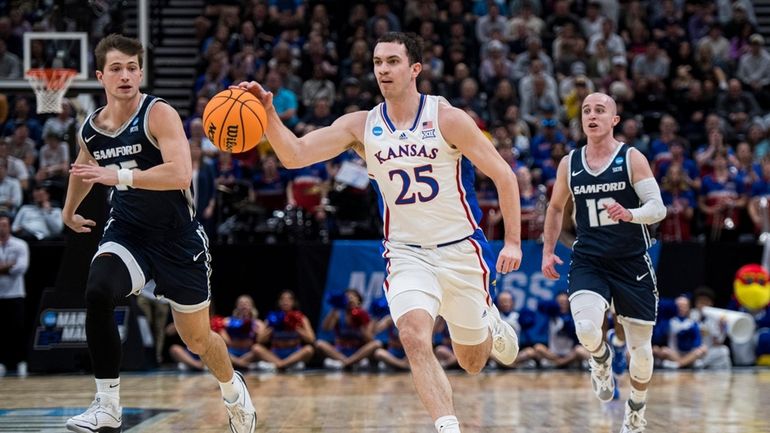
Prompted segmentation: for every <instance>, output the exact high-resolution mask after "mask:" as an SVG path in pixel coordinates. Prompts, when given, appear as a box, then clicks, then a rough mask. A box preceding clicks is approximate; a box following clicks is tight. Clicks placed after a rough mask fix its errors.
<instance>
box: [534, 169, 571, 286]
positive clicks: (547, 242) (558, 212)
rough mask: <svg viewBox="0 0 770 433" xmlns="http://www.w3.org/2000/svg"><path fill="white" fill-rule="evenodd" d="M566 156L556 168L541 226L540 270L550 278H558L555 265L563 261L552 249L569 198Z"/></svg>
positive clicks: (559, 230) (554, 246)
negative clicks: (541, 249) (554, 180)
mask: <svg viewBox="0 0 770 433" xmlns="http://www.w3.org/2000/svg"><path fill="white" fill-rule="evenodd" d="M568 158H569V156H565V157H564V158H562V159H561V162H559V168H558V169H557V170H556V182H555V183H554V185H553V191H552V192H551V201H550V202H549V203H548V209H547V210H546V212H545V227H543V262H542V264H541V268H540V270H541V271H542V272H543V275H544V276H545V277H546V278H549V279H552V280H556V279H558V278H559V273H558V272H557V271H556V265H561V264H562V263H563V262H562V260H561V259H560V258H559V256H557V255H556V254H554V249H555V248H556V241H557V240H558V239H559V233H561V224H562V218H563V214H564V205H565V204H566V203H567V198H569V185H568V184H567V170H568V167H567V165H568Z"/></svg>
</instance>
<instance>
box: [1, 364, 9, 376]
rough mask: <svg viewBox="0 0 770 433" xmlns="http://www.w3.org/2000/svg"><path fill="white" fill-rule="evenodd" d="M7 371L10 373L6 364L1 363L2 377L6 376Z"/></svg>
mask: <svg viewBox="0 0 770 433" xmlns="http://www.w3.org/2000/svg"><path fill="white" fill-rule="evenodd" d="M6 373H8V370H7V369H6V368H5V365H3V364H0V377H4V376H5V374H6Z"/></svg>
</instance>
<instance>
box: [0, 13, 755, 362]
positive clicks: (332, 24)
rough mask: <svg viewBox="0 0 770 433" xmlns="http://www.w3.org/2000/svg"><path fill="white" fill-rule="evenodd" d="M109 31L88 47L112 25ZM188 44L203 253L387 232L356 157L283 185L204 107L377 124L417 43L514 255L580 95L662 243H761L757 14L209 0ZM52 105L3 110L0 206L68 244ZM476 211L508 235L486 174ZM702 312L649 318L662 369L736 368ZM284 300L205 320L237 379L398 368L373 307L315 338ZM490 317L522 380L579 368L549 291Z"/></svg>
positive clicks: (23, 225)
mask: <svg viewBox="0 0 770 433" xmlns="http://www.w3.org/2000/svg"><path fill="white" fill-rule="evenodd" d="M621 6H622V7H621ZM3 7H7V5H5V4H3ZM332 8H333V9H334V10H333V11H332V10H330V9H332ZM7 12H8V13H7V15H3V16H0V79H3V78H17V77H18V74H19V73H20V71H19V69H20V66H19V65H18V62H19V58H21V57H22V52H21V49H22V46H21V35H22V34H23V32H25V31H28V30H29V29H52V28H58V27H57V24H56V23H57V22H58V21H55V20H53V21H52V20H46V19H44V18H41V16H40V14H36V13H27V12H26V11H25V10H22V9H18V8H17V9H13V8H11V9H9V10H8V11H7ZM102 24H103V25H102V27H100V28H99V29H98V31H94V32H93V33H92V35H101V34H104V32H105V31H106V30H105V29H109V26H108V25H104V23H102ZM93 25H94V26H96V24H93ZM194 27H195V38H196V40H197V43H198V45H197V46H198V50H199V51H198V58H197V60H198V63H197V72H196V74H197V75H196V77H195V84H194V86H193V88H192V89H190V92H191V100H192V101H193V103H192V106H191V107H190V112H191V114H190V116H188V117H187V118H185V119H183V120H184V125H185V129H186V132H187V134H188V137H189V141H190V146H191V155H192V158H193V166H194V170H195V173H196V174H195V176H194V179H195V185H194V190H195V191H196V193H195V194H196V203H197V209H198V217H199V218H200V219H201V221H202V222H203V224H204V226H205V227H206V229H207V231H208V232H209V233H210V234H211V237H212V239H218V240H219V241H223V242H235V241H250V240H263V241H267V242H270V241H275V240H276V239H280V238H281V237H283V239H287V240H289V241H291V240H294V239H307V238H320V239H323V240H326V239H329V238H335V237H365V238H377V237H379V236H380V233H379V230H381V229H380V222H379V221H378V218H377V215H378V210H377V205H376V199H377V198H376V196H375V192H374V191H373V190H372V188H371V187H370V186H369V185H368V182H367V179H366V171H365V169H364V168H363V161H362V160H361V159H360V158H359V157H358V156H357V155H356V154H355V153H354V152H353V151H349V152H346V153H344V154H342V155H340V156H338V157H336V158H335V159H333V160H331V161H328V162H326V163H319V164H315V165H313V166H310V167H306V168H303V169H299V170H287V169H285V168H284V167H282V166H281V163H280V161H279V160H278V159H277V157H276V156H275V154H274V153H273V152H272V150H271V148H270V143H268V142H267V141H263V142H262V143H260V145H259V146H258V147H257V148H256V149H255V150H254V151H251V152H247V153H244V154H229V153H222V152H219V151H218V150H217V148H216V147H215V146H214V145H213V144H212V143H211V141H210V140H209V139H208V138H207V137H206V134H205V131H204V129H203V122H202V121H201V115H202V113H203V110H204V108H205V106H206V103H207V102H208V101H209V99H210V98H211V97H212V96H214V95H215V94H216V93H217V92H219V91H221V90H223V89H226V88H227V87H228V86H229V85H231V84H234V83H235V84H237V83H239V82H241V81H244V80H256V81H258V82H260V83H262V84H263V85H264V86H265V87H266V88H267V89H268V90H270V91H272V92H273V93H274V95H275V96H274V105H275V107H276V110H277V111H278V113H279V116H280V118H281V120H282V121H283V122H284V124H285V125H286V126H287V127H289V128H291V129H293V130H294V131H295V132H296V133H297V134H298V135H303V134H307V133H308V132H310V131H312V130H314V129H316V128H319V127H322V126H326V125H329V124H331V123H332V122H333V121H334V119H335V118H336V117H337V116H340V115H342V114H344V113H348V112H351V111H355V110H368V109H371V108H373V107H374V106H375V105H376V104H378V103H379V102H381V101H382V98H381V96H380V94H379V91H378V88H377V82H376V79H375V77H374V75H373V72H372V58H371V57H372V50H373V48H374V45H375V44H376V41H377V39H378V38H379V37H380V36H382V35H383V34H385V33H386V32H388V31H397V30H400V31H410V32H414V33H417V34H418V35H420V37H421V38H422V40H423V42H424V50H423V53H422V55H423V72H422V73H421V74H420V76H419V77H418V79H417V86H418V89H419V90H420V92H423V93H431V94H439V95H442V96H444V97H445V98H446V99H447V100H448V101H449V102H450V103H451V104H452V105H454V106H455V107H459V108H462V109H463V110H465V111H466V112H467V113H468V114H469V115H470V116H471V117H472V118H473V119H474V120H475V122H476V123H477V125H478V126H479V127H480V128H481V129H482V130H483V131H485V133H486V134H487V136H488V137H489V139H490V140H491V141H492V142H493V143H494V145H495V147H496V148H497V149H498V151H499V153H500V155H501V156H502V157H503V158H504V159H505V160H506V161H507V162H508V163H509V165H510V167H511V170H514V171H515V172H516V173H517V175H518V181H519V189H520V191H521V208H522V226H523V230H522V234H523V237H524V238H525V239H538V238H539V237H540V236H541V234H542V226H543V221H544V215H543V213H544V211H545V207H546V205H547V201H548V195H549V193H550V189H551V186H552V185H553V182H554V180H555V175H556V166H557V165H558V162H559V161H560V159H561V158H562V157H564V156H565V155H566V154H567V153H569V152H570V151H571V150H573V149H580V148H581V146H582V145H584V144H585V137H584V135H583V133H582V131H581V123H580V115H581V113H580V111H581V110H580V107H581V102H582V100H583V99H584V98H585V97H586V96H587V95H588V94H589V93H591V92H594V91H601V92H606V93H608V94H610V95H611V96H612V97H613V98H614V99H615V100H616V101H617V105H618V115H619V116H620V118H621V121H620V123H619V124H618V126H617V128H616V131H615V133H616V137H617V138H618V139H619V140H621V141H624V142H626V143H629V144H630V145H632V146H633V147H635V148H636V149H638V150H639V151H640V152H642V153H643V154H644V155H645V156H646V157H647V158H648V160H649V161H650V165H651V167H652V168H653V173H654V174H655V176H656V178H657V180H658V182H659V183H660V185H661V190H662V193H663V200H664V203H665V204H666V206H667V207H668V215H667V217H666V219H665V220H664V221H663V222H662V223H660V225H659V227H658V237H659V238H660V239H661V240H662V241H664V242H676V241H689V240H700V241H717V240H727V241H733V240H738V241H751V242H753V241H755V240H756V238H757V235H758V234H759V233H760V232H761V231H766V230H770V218H768V216H767V200H766V198H767V196H768V195H770V116H766V115H765V113H766V112H767V110H768V109H769V108H770V53H768V51H767V49H766V47H765V42H766V41H765V39H764V37H763V36H762V35H760V34H759V33H758V32H757V23H756V17H755V14H754V11H753V6H752V2H751V1H748V0H716V1H700V0H660V1H638V0H623V1H621V0H595V1H592V0H589V1H577V0H576V1H570V0H551V1H543V2H541V1H534V0H511V1H498V0H475V1H470V0H467V1H462V0H419V1H418V0H392V1H384V0H378V1H373V2H363V1H353V0H343V1H339V2H337V1H335V2H326V1H305V0H292V1H290V0H251V1H246V0H244V1H241V2H237V1H213V0H212V1H208V2H207V6H206V8H205V9H204V10H202V11H201V15H200V16H199V17H197V18H196V19H195V25H194ZM62 108H63V111H62V113H61V114H59V115H55V116H46V117H42V116H38V115H37V114H36V113H35V109H34V104H33V103H32V100H31V99H29V98H28V97H25V96H23V95H22V94H8V95H0V135H2V136H1V137H0V211H4V212H7V213H9V214H11V215H14V216H15V218H16V219H15V221H14V222H13V226H12V227H13V231H14V233H16V234H17V235H19V236H21V237H24V238H26V239H29V240H32V241H35V240H40V239H50V238H56V237H57V236H59V235H60V233H61V231H62V226H61V218H60V212H61V210H60V208H59V206H61V203H62V197H63V195H64V193H65V187H66V178H67V168H68V163H69V162H70V161H72V159H73V158H74V157H75V155H76V153H77V142H76V139H75V136H76V131H77V129H78V127H79V122H81V121H82V115H83V113H77V112H76V110H74V109H73V106H72V105H71V104H70V103H69V102H65V104H64V106H63V107H62ZM362 179H363V182H362ZM476 195H477V198H478V201H479V204H480V205H481V207H482V209H483V211H484V216H483V221H482V227H483V228H484V230H485V232H486V233H487V235H488V237H490V238H491V239H501V238H502V236H503V232H502V230H503V228H502V224H501V217H500V213H499V209H498V207H497V193H496V191H495V189H494V186H493V184H492V182H491V181H490V180H489V179H488V178H486V177H485V176H484V175H483V174H482V173H477V177H476ZM509 298H510V299H509ZM694 298H695V299H694V300H693V301H694V308H693V305H691V304H692V303H693V301H691V300H690V299H689V298H686V297H685V298H679V299H677V300H676V302H675V307H672V308H671V309H670V310H669V312H668V315H665V314H662V316H661V320H659V325H660V326H661V327H662V328H661V329H660V330H658V332H657V333H656V352H655V353H656V357H657V359H658V360H659V361H658V362H659V365H660V366H663V367H671V368H679V367H687V366H695V367H701V366H703V367H708V366H726V365H729V364H730V363H731V362H734V361H735V353H734V352H733V351H732V348H730V349H727V346H726V345H725V333H724V329H723V328H724V326H723V324H720V323H718V322H717V323H713V322H708V321H707V320H706V318H704V316H702V315H699V311H700V309H699V308H700V307H699V305H702V304H704V303H708V300H709V299H711V302H712V303H713V295H711V296H710V298H709V292H708V291H707V290H704V291H701V292H699V293H696V294H695V296H694ZM293 301H294V299H293V294H291V293H290V292H286V293H284V294H283V295H282V296H281V300H280V302H279V306H278V307H277V309H276V310H275V311H272V312H270V313H269V314H268V315H267V316H265V319H264V321H262V320H261V319H260V318H259V315H258V314H257V312H256V310H255V309H254V308H253V305H254V303H253V301H251V300H250V299H248V298H247V297H242V298H241V299H239V302H238V305H237V306H236V309H235V311H234V312H233V314H232V316H231V317H229V318H221V319H212V327H213V328H214V329H216V330H217V331H218V332H219V333H220V334H221V335H223V337H225V339H226V340H227V341H228V342H229V344H230V347H231V355H232V356H233V360H234V362H235V364H236V365H238V366H239V367H241V368H259V369H262V370H288V369H291V368H299V367H301V366H302V364H304V363H306V362H310V361H311V360H312V359H316V360H318V359H320V357H325V359H326V361H323V365H325V366H326V367H328V368H335V369H340V368H352V367H354V366H356V365H361V363H362V362H364V360H371V362H372V363H373V364H374V365H377V366H380V365H382V366H383V367H389V368H396V369H405V368H407V367H408V363H404V354H403V348H401V347H400V344H399V343H398V335H397V331H396V330H395V327H394V326H393V321H392V320H391V319H389V316H388V314H387V311H386V310H385V311H383V310H382V308H381V307H382V306H380V310H378V311H372V310H371V308H370V310H369V311H367V310H365V309H363V307H362V306H361V304H362V300H361V296H360V295H359V294H357V293H355V292H354V291H352V292H351V291H349V292H347V293H346V294H345V295H344V297H343V298H340V299H336V300H335V301H334V302H335V305H334V308H333V309H332V310H331V311H332V312H331V313H330V314H329V315H328V316H327V317H325V318H324V320H323V323H322V326H321V327H320V329H314V327H313V326H312V325H311V324H310V323H309V322H308V321H307V318H306V317H305V316H304V315H303V314H301V313H299V312H298V310H297V309H296V305H295V304H294V302H293ZM498 302H499V303H500V310H501V311H502V312H503V313H504V315H505V316H507V317H510V320H511V321H512V322H515V323H516V325H515V326H517V327H518V329H519V330H520V331H521V334H522V347H523V350H522V352H521V356H520V358H519V360H517V366H521V367H533V366H540V367H551V366H553V367H561V366H579V365H581V363H582V361H583V360H585V358H586V353H585V352H584V351H583V350H581V349H580V348H579V346H578V345H577V340H576V338H575V337H574V329H572V328H571V326H572V325H571V316H570V314H569V306H568V303H566V301H565V299H564V296H563V295H562V296H557V297H556V298H555V301H553V303H542V305H537V306H536V308H535V309H533V310H531V311H530V310H527V309H524V308H521V306H515V305H513V304H514V302H513V297H512V296H511V294H506V293H502V294H500V296H499V297H498ZM662 313H663V311H662ZM766 316H767V317H770V314H767V315H766ZM762 317H765V316H762ZM758 320H764V319H758ZM536 324H544V325H543V326H546V328H547V329H548V332H547V333H546V334H547V335H548V339H547V340H543V341H529V342H527V341H526V335H527V331H528V329H531V326H534V325H536ZM322 331H332V332H333V333H334V338H333V339H332V340H331V341H325V340H322V341H325V342H321V343H318V342H317V339H316V336H315V332H319V333H320V332H322ZM166 333H167V334H168V335H173V329H166ZM170 346H171V348H170V353H171V356H172V357H173V359H175V360H176V361H177V362H179V363H181V365H184V366H186V368H193V369H200V368H202V364H201V363H200V360H196V359H195V357H194V356H193V355H192V354H191V353H189V352H187V351H186V350H185V349H184V347H183V345H178V344H176V345H174V344H171V345H170ZM726 350H727V351H726ZM436 354H437V356H438V357H439V359H440V360H441V363H442V365H444V366H452V365H453V364H454V365H456V359H454V360H453V355H452V352H451V344H448V339H447V335H446V331H445V330H442V328H441V323H440V322H439V324H438V325H437V332H436ZM731 359H732V361H731ZM367 362H370V361H367ZM738 363H741V362H738Z"/></svg>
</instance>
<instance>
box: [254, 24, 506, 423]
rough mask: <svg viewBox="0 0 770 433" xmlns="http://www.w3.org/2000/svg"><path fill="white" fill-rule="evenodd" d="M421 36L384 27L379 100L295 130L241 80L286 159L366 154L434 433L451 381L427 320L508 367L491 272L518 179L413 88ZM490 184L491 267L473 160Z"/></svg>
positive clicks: (394, 301) (474, 133)
mask: <svg viewBox="0 0 770 433" xmlns="http://www.w3.org/2000/svg"><path fill="white" fill-rule="evenodd" d="M421 54H422V47H421V43H420V42H419V41H418V40H417V39H416V38H414V37H412V36H410V35H406V34H403V33H388V34H386V35H384V36H383V37H381V38H380V39H379V41H378V42H377V45H376V46H375V48H374V56H373V60H374V73H375V75H376V77H377V82H378V84H379V87H380V91H381V92H382V95H383V96H384V97H385V102H384V103H382V104H380V105H378V106H377V107H375V108H374V109H372V110H371V111H369V112H366V111H359V112H355V113H349V114H346V115H344V116H342V117H340V118H339V119H337V120H336V121H335V122H334V123H333V124H332V125H331V126H329V127H326V128H320V129H317V130H315V131H313V132H311V133H309V134H307V135H305V136H304V137H302V138H297V137H296V136H295V135H294V134H293V133H292V132H291V131H290V130H289V129H288V128H286V127H284V126H283V124H282V123H281V119H279V118H278V115H277V114H276V111H275V109H274V108H273V105H272V98H273V95H272V94H271V93H270V92H267V91H265V90H264V88H263V87H262V86H260V85H259V84H257V83H255V82H251V83H245V82H244V83H241V84H240V87H242V88H245V89H247V90H249V91H251V92H252V93H253V94H254V95H256V96H257V98H259V99H260V100H261V101H262V104H263V105H264V106H265V109H266V110H267V113H268V117H269V119H268V127H267V131H266V134H267V138H268V139H269V140H270V143H271V145H272V146H273V148H274V149H275V151H276V153H277V155H278V157H279V158H280V159H281V161H282V162H283V164H284V165H285V166H286V167H288V168H297V167H303V166H307V165H309V164H312V163H315V162H317V161H325V160H328V159H330V158H333V157H334V156H336V155H338V154H340V153H342V152H344V151H345V150H346V149H349V148H353V149H355V150H356V152H358V154H359V155H361V156H362V157H364V158H365V159H366V163H367V168H368V171H369V177H370V178H371V180H372V183H373V184H374V187H375V188H376V189H377V190H378V192H379V193H380V207H381V211H382V217H383V223H384V230H383V232H384V236H385V241H384V242H383V247H384V248H383V250H384V251H383V257H384V258H385V260H386V266H387V277H386V279H385V284H384V290H385V292H386V296H387V299H388V304H389V306H390V311H391V315H392V316H393V320H394V321H395V323H396V326H397V327H398V330H399V335H400V337H401V341H402V342H403V345H404V349H405V351H406V354H407V357H408V359H409V363H410V366H411V368H412V377H413V380H414V384H415V388H416V389H417V393H418V395H419V396H420V399H421V400H422V402H423V404H424V405H425V407H426V409H427V410H428V412H429V414H430V416H431V417H432V418H433V420H434V421H435V425H436V430H437V431H439V432H440V433H458V432H459V431H460V426H459V423H458V421H457V418H456V417H455V411H454V407H453V403H452V389H451V387H450V385H449V381H448V380H447V377H446V375H445V374H444V371H443V370H442V368H441V366H440V365H439V363H438V361H437V360H436V357H435V356H434V355H433V351H432V346H431V337H432V331H433V323H434V320H435V319H436V317H437V316H438V315H439V314H440V315H441V316H443V317H444V318H445V319H446V321H447V323H448V325H449V329H450V334H451V337H452V344H453V348H454V352H455V354H456V355H457V358H458V361H459V363H460V365H461V366H462V367H463V368H464V369H465V370H466V371H468V372H469V373H471V374H475V373H478V372H480V371H481V369H482V368H483V367H484V365H485V364H486V362H487V359H488V358H489V355H490V352H491V353H493V354H494V355H495V357H496V358H497V359H498V360H500V361H501V362H503V363H505V364H511V363H513V361H514V360H515V359H516V355H517V353H518V339H517V337H516V334H515V332H514V330H513V328H511V326H510V325H508V324H507V323H505V322H503V321H502V320H500V316H499V313H498V312H497V309H496V307H494V304H493V303H492V299H493V296H492V295H490V293H489V291H490V285H491V283H492V282H493V281H494V274H495V271H498V272H502V273H507V272H511V271H513V270H515V269H518V267H519V264H520V262H521V241H520V210H519V192H518V187H517V184H516V176H515V175H514V173H513V171H512V170H511V168H510V167H509V166H508V164H506V163H505V161H504V160H503V159H502V158H501V157H500V155H499V154H498V153H497V151H496V150H495V148H494V146H493V145H492V143H491V142H490V141H489V140H488V139H487V138H486V137H485V136H484V135H483V134H482V133H481V131H479V129H478V127H477V126H476V124H475V123H474V122H473V120H472V119H471V118H470V117H469V116H468V115H467V114H466V113H465V112H463V111H462V110H459V109H456V108H453V107H451V106H450V105H449V104H447V103H446V101H445V100H443V98H441V97H438V96H430V95H421V94H420V93H418V92H417V87H416V84H415V80H416V78H417V76H418V75H419V74H420V71H421V69H422V65H421ZM471 162H472V163H473V164H475V165H476V166H478V167H479V168H480V169H481V170H482V171H483V172H484V173H486V174H487V175H488V176H489V177H490V178H491V179H492V180H493V181H494V182H495V185H496V186H497V190H498V192H499V196H500V207H501V211H502V213H503V218H504V221H505V246H504V247H503V249H502V251H501V252H500V255H499V256H498V259H497V265H496V268H495V266H494V265H493V262H492V260H493V258H492V257H491V253H490V250H489V247H488V245H487V242H486V239H484V235H483V234H482V233H481V231H480V230H479V226H478V220H479V218H480V216H481V212H480V210H479V209H478V205H477V204H476V199H475V192H474V190H473V173H474V172H473V170H474V169H473V166H472V165H471Z"/></svg>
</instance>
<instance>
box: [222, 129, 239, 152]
mask: <svg viewBox="0 0 770 433" xmlns="http://www.w3.org/2000/svg"><path fill="white" fill-rule="evenodd" d="M237 140H238V125H228V126H227V138H226V139H225V147H227V150H232V149H233V147H234V146H235V144H236V141H237Z"/></svg>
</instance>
